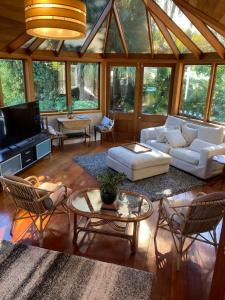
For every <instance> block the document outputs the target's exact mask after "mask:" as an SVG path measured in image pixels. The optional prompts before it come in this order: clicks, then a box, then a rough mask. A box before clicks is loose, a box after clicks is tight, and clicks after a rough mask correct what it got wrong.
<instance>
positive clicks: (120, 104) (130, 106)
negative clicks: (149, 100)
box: [110, 67, 136, 112]
mask: <svg viewBox="0 0 225 300" xmlns="http://www.w3.org/2000/svg"><path fill="white" fill-rule="evenodd" d="M135 78H136V67H111V70H110V109H111V110H113V111H121V112H133V111H134V92H135Z"/></svg>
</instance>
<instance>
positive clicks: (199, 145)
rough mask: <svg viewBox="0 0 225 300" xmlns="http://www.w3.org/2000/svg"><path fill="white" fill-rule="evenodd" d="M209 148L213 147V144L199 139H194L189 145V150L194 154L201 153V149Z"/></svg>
mask: <svg viewBox="0 0 225 300" xmlns="http://www.w3.org/2000/svg"><path fill="white" fill-rule="evenodd" d="M211 146H215V144H212V143H208V142H206V141H203V140H200V139H195V140H194V141H193V142H192V143H191V145H190V147H189V149H190V150H193V151H195V152H201V150H202V149H204V148H208V147H211Z"/></svg>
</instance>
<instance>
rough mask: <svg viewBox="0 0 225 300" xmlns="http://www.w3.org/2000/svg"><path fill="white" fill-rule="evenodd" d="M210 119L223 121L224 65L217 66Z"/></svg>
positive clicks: (224, 114) (224, 121) (224, 109)
mask: <svg viewBox="0 0 225 300" xmlns="http://www.w3.org/2000/svg"><path fill="white" fill-rule="evenodd" d="M210 120H211V121H216V122H221V123H225V65H220V66H217V69H216V81H215V87H214V94H213V99H212V111H211V116H210Z"/></svg>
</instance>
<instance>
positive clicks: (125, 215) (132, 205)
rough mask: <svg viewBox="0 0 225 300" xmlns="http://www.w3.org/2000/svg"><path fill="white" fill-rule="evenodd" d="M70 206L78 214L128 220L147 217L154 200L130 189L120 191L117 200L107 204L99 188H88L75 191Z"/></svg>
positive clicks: (70, 198) (150, 212)
mask: <svg viewBox="0 0 225 300" xmlns="http://www.w3.org/2000/svg"><path fill="white" fill-rule="evenodd" d="M68 206H69V207H70V209H72V210H73V211H74V212H75V213H77V214H78V215H82V216H87V217H96V218H104V219H107V218H109V219H110V218H113V219H118V220H121V221H122V220H125V221H126V222H127V221H132V220H143V219H146V218H147V217H149V216H150V215H151V214H152V212H153V207H152V202H151V201H150V200H149V199H148V198H147V197H146V196H143V195H140V194H138V193H133V192H128V191H119V192H118V193H117V197H116V200H115V202H114V203H113V204H112V205H105V204H104V203H103V202H102V199H101V192H100V190H99V189H88V190H84V191H82V192H79V193H73V194H72V195H71V196H70V197H69V199H68Z"/></svg>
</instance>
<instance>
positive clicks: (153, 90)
mask: <svg viewBox="0 0 225 300" xmlns="http://www.w3.org/2000/svg"><path fill="white" fill-rule="evenodd" d="M170 81H171V68H169V67H145V68H144V83H143V96H142V113H144V114H163V115H166V114H167V112H168V102H169V94H170Z"/></svg>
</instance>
